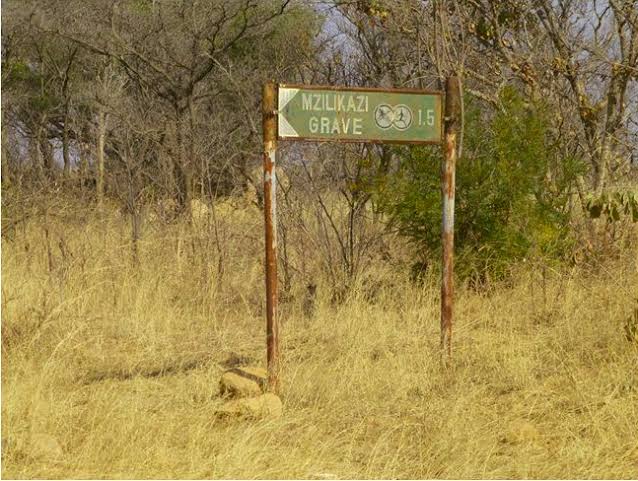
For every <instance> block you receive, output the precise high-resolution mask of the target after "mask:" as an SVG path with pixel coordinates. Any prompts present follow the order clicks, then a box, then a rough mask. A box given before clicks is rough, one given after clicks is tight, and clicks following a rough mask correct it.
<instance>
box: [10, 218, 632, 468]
mask: <svg viewBox="0 0 638 481" xmlns="http://www.w3.org/2000/svg"><path fill="white" fill-rule="evenodd" d="M224 215H225V216H226V217H225V218H224V219H222V220H225V221H227V222H226V223H222V224H220V225H223V229H221V230H220V231H218V234H219V235H220V236H221V242H223V244H224V245H225V246H226V247H227V253H226V256H225V259H224V269H223V270H220V269H219V264H218V262H217V261H218V259H217V256H216V255H214V249H213V246H212V244H211V241H210V238H211V237H210V236H208V235H196V234H194V233H192V232H191V231H190V230H188V229H187V228H186V227H184V226H180V225H171V226H166V227H162V228H154V227H152V226H149V227H148V228H147V231H146V233H145V235H144V237H143V239H142V242H141V244H140V257H141V258H140V265H139V266H136V265H134V264H133V263H132V261H131V256H130V250H129V244H128V240H127V235H128V230H127V229H128V225H127V224H126V222H125V221H124V220H122V219H121V218H119V217H118V216H117V215H116V214H113V215H105V216H103V217H102V218H101V220H96V218H95V217H91V216H85V218H84V219H82V218H76V217H74V216H73V215H68V216H66V217H64V218H56V217H49V218H48V219H47V225H48V227H47V231H48V238H49V240H48V247H47V240H46V235H45V231H44V226H43V225H44V224H43V220H42V219H41V218H33V219H32V220H30V221H27V222H25V223H22V224H20V225H19V226H18V227H16V228H15V229H14V230H12V232H10V235H7V236H5V237H6V238H3V242H2V294H3V295H2V476H3V477H5V478H7V477H9V478H34V477H35V478H323V479H331V478H379V477H380V478H521V477H524V478H638V368H637V366H638V346H637V345H636V344H632V343H630V342H628V341H627V340H626V339H625V337H624V335H623V327H622V323H623V321H624V319H625V318H626V317H627V316H628V315H629V314H630V313H631V312H632V309H633V308H634V305H635V303H636V295H637V294H638V292H637V288H636V286H638V261H637V259H636V257H637V256H636V254H637V253H638V252H637V251H636V248H635V247H634V248H633V251H631V252H628V253H627V254H626V255H625V256H623V258H622V259H620V260H617V261H614V262H610V263H609V264H608V265H606V267H603V268H599V269H597V270H595V271H588V272H584V271H583V270H580V269H579V270H576V269H575V270H574V271H572V272H561V273H551V275H550V276H549V278H548V279H547V280H546V283H545V286H544V287H545V293H544V295H543V286H542V282H541V280H540V276H539V275H538V273H537V272H536V271H535V270H533V269H531V270H528V271H525V270H523V271H521V273H520V274H519V275H518V276H517V281H516V282H514V283H513V284H512V285H510V286H507V287H501V288H499V289H497V290H496V291H495V292H493V293H491V294H490V295H485V294H483V295H481V294H479V293H474V292H472V291H465V290H461V291H460V292H459V293H458V299H457V310H456V312H457V324H456V329H455V339H454V345H455V352H454V364H453V366H452V367H451V368H449V369H447V370H446V369H442V368H441V366H440V365H439V361H438V353H437V343H438V287H437V285H436V280H435V279H433V280H431V281H429V282H426V284H425V285H424V286H423V287H416V286H414V285H410V284H409V283H408V282H406V281H403V280H402V279H403V278H402V277H401V276H399V275H398V274H393V275H394V276H395V277H394V278H393V282H392V283H393V284H394V288H392V289H390V288H387V289H385V290H382V291H380V292H377V293H376V297H374V299H370V296H367V295H365V294H366V293H365V292H363V291H361V292H359V293H358V294H357V293H355V295H353V296H352V297H351V298H349V299H348V300H347V301H346V302H345V303H343V304H341V305H340V306H331V305H330V303H329V301H328V298H327V297H328V296H327V295H326V294H325V293H324V294H322V295H320V296H319V304H318V308H317V311H316V314H315V316H314V318H312V319H304V318H303V317H302V316H301V315H300V314H299V313H300V312H301V307H300V305H301V300H300V299H295V300H294V301H291V302H290V303H287V304H284V305H283V306H282V314H283V317H284V318H285V320H284V324H283V328H282V334H283V339H282V350H283V353H284V355H285V359H284V372H283V379H284V384H283V392H282V398H283V401H284V409H285V415H284V417H283V418H282V419H280V420H275V421H273V420H270V421H250V422H249V421H235V422H233V421H219V420H216V419H215V417H214V416H213V412H214V410H215V409H216V407H217V406H219V405H220V403H221V400H220V398H219V396H218V386H217V383H218V379H219V377H220V375H221V373H222V372H223V369H224V368H223V366H222V364H223V362H224V361H225V360H226V359H227V358H228V357H229V356H232V355H240V356H245V357H246V358H249V359H252V360H254V361H255V362H257V363H261V364H263V363H264V350H265V349H264V321H263V303H262V296H263V294H262V286H263V280H262V277H261V276H262V252H261V245H262V244H261V242H262V241H261V239H262V234H261V219H260V218H259V216H258V215H257V214H256V213H255V215H247V214H246V212H243V213H242V215H241V219H240V221H236V222H235V221H233V219H232V216H233V215H234V214H233V210H232V209H229V210H228V212H226V213H225V214H224ZM220 276H223V278H222V279H221V280H220ZM323 292H324V291H321V290H320V293H323ZM545 300H546V301H545ZM39 434H47V435H51V436H53V437H55V438H56V439H57V440H58V441H59V443H60V445H61V447H62V449H63V452H64V454H63V456H62V457H61V458H58V459H52V458H48V457H46V456H37V455H35V454H34V453H33V450H32V449H31V446H30V445H31V442H32V441H31V440H32V439H33V437H34V436H37V435H39Z"/></svg>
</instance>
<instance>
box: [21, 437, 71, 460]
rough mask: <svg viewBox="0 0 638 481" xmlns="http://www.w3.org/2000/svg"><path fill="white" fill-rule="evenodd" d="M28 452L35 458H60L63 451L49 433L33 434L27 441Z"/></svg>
mask: <svg viewBox="0 0 638 481" xmlns="http://www.w3.org/2000/svg"><path fill="white" fill-rule="evenodd" d="M29 454H30V455H31V457H33V458H36V459H46V460H56V459H60V458H61V457H62V456H63V455H64V452H63V451H62V446H60V443H59V442H58V440H57V439H55V438H54V437H53V436H51V435H50V434H41V433H38V434H34V435H33V436H31V442H30V443H29Z"/></svg>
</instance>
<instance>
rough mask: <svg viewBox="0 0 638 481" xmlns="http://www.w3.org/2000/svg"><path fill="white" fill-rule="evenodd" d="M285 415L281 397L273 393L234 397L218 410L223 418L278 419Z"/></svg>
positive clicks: (218, 414) (219, 415) (218, 413)
mask: <svg viewBox="0 0 638 481" xmlns="http://www.w3.org/2000/svg"><path fill="white" fill-rule="evenodd" d="M282 415H283V406H282V404H281V399H279V397H277V396H276V395H274V394H272V393H266V394H262V395H261V396H257V397H251V398H241V399H233V400H231V401H228V402H226V403H225V404H224V405H223V406H222V407H221V409H219V410H218V411H217V416H218V417H222V418H253V419H262V418H270V419H278V418H280V417H281V416H282Z"/></svg>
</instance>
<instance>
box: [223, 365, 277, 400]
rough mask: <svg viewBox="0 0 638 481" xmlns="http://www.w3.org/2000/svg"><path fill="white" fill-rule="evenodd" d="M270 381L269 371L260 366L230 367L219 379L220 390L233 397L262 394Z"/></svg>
mask: <svg viewBox="0 0 638 481" xmlns="http://www.w3.org/2000/svg"><path fill="white" fill-rule="evenodd" d="M267 381H268V372H267V371H266V370H265V369H262V368H260V367H238V368H233V369H229V370H228V371H226V372H225V373H224V374H223V375H222V378H221V380H220V381H219V391H220V392H221V394H222V396H223V395H230V396H233V397H250V396H258V395H260V394H262V393H263V392H264V390H265V388H266V383H267Z"/></svg>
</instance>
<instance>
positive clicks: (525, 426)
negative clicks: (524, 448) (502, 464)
mask: <svg viewBox="0 0 638 481" xmlns="http://www.w3.org/2000/svg"><path fill="white" fill-rule="evenodd" d="M539 437H540V434H539V432H538V430H537V429H536V426H534V425H533V424H532V423H530V422H528V421H514V422H513V423H511V424H510V426H509V430H508V433H507V441H508V442H510V443H511V444H526V443H535V442H536V441H538V439H539Z"/></svg>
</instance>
